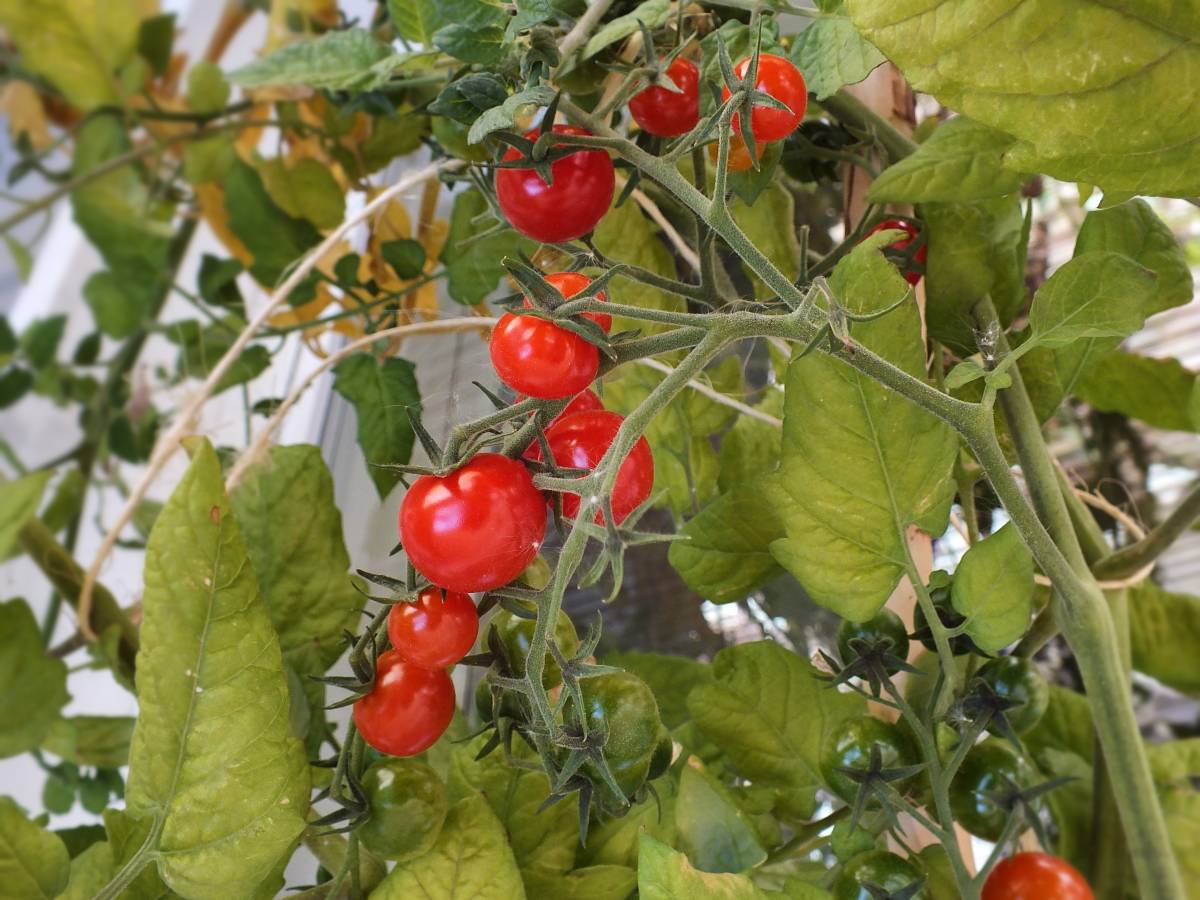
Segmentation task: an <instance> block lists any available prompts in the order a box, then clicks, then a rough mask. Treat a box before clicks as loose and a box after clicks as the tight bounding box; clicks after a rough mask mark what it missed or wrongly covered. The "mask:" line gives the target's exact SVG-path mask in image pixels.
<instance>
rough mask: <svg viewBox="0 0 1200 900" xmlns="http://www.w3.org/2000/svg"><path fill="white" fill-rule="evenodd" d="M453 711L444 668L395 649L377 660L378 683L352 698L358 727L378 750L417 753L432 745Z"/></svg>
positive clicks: (390, 752) (450, 689)
mask: <svg viewBox="0 0 1200 900" xmlns="http://www.w3.org/2000/svg"><path fill="white" fill-rule="evenodd" d="M453 715H454V683H453V682H452V681H451V680H450V676H449V675H447V674H446V670H445V669H422V668H421V667H420V666H414V665H413V664H412V663H409V662H405V661H404V659H403V658H401V656H400V654H399V653H397V652H396V651H395V650H389V651H387V652H386V653H382V654H380V656H379V659H378V660H377V661H376V664H375V686H374V687H373V688H372V689H371V693H369V694H367V695H365V696H364V697H362V698H360V699H359V700H358V701H357V702H356V703H355V704H354V724H355V726H356V727H357V728H358V733H359V734H361V735H362V736H363V740H365V741H366V742H367V743H368V744H370V745H371V746H372V747H374V748H375V749H376V750H378V751H379V752H380V753H386V754H388V755H389V756H415V755H416V754H418V753H421V752H423V751H425V750H428V749H429V748H430V747H431V746H433V744H434V742H435V741H436V740H437V739H438V738H439V737H441V736H442V732H444V731H445V730H446V728H447V727H448V726H449V725H450V719H451V718H452V717H453Z"/></svg>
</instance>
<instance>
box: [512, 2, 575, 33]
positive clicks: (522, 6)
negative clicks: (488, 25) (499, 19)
mask: <svg viewBox="0 0 1200 900" xmlns="http://www.w3.org/2000/svg"><path fill="white" fill-rule="evenodd" d="M555 5H556V4H553V3H551V0H517V14H516V15H515V16H513V17H512V18H511V19H510V20H509V22H508V27H507V29H506V34H507V35H508V37H509V38H514V37H516V36H517V35H518V34H520V33H521V32H523V31H528V30H529V29H530V28H532V27H533V26H534V25H540V24H541V23H542V22H545V21H547V20H548V19H552V18H554V7H555ZM569 15H576V14H575V13H569Z"/></svg>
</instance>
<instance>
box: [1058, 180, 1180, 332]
mask: <svg viewBox="0 0 1200 900" xmlns="http://www.w3.org/2000/svg"><path fill="white" fill-rule="evenodd" d="M1103 250H1107V251H1110V252H1112V253H1120V254H1123V255H1125V256H1128V257H1129V258H1130V259H1132V260H1133V261H1134V262H1136V263H1139V264H1140V265H1142V266H1145V267H1146V268H1147V269H1149V270H1150V271H1152V272H1154V273H1155V274H1156V275H1157V276H1158V281H1157V283H1156V284H1155V290H1154V291H1153V293H1152V296H1148V297H1147V298H1146V301H1145V303H1144V308H1145V311H1146V315H1147V316H1152V315H1154V314H1155V313H1158V312H1162V311H1163V310H1166V309H1172V308H1173V307H1176V306H1183V305H1184V304H1185V303H1190V302H1191V300H1192V289H1193V283H1192V272H1191V269H1190V268H1189V266H1188V260H1187V255H1186V254H1185V253H1184V252H1183V248H1182V247H1181V246H1180V245H1179V242H1178V241H1176V240H1175V234H1174V233H1173V232H1172V231H1171V229H1170V227H1169V226H1168V225H1167V223H1166V222H1164V221H1163V220H1162V219H1160V218H1159V217H1158V214H1157V213H1156V212H1155V211H1154V208H1153V207H1152V206H1150V204H1149V203H1147V202H1146V201H1145V200H1141V199H1137V200H1130V201H1128V202H1126V203H1121V204H1119V205H1117V206H1110V207H1109V208H1107V209H1098V210H1094V211H1093V212H1090V213H1088V214H1087V215H1086V216H1085V217H1084V219H1083V225H1081V226H1080V227H1079V234H1078V235H1077V236H1076V238H1075V255H1076V256H1080V255H1081V254H1084V253H1092V252H1095V251H1103Z"/></svg>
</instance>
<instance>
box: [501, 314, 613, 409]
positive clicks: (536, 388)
mask: <svg viewBox="0 0 1200 900" xmlns="http://www.w3.org/2000/svg"><path fill="white" fill-rule="evenodd" d="M489 351H490V353H491V357H492V368H493V369H495V370H496V374H497V375H498V376H499V377H500V380H501V381H503V382H504V383H505V384H507V385H508V386H509V387H510V388H512V389H513V390H514V391H517V392H518V393H521V394H526V395H528V396H530V397H537V398H538V399H539V400H559V399H561V398H563V397H570V396H571V395H572V394H578V393H579V392H580V391H582V390H583V389H584V388H586V387H587V386H588V385H589V384H591V383H592V382H593V381H595V379H596V373H597V372H598V371H599V369H600V351H599V350H598V349H596V345H595V344H589V343H588V342H587V341H585V340H584V339H583V338H581V337H580V336H579V335H577V334H573V333H572V332H570V331H567V329H565V328H560V327H559V326H558V325H555V324H554V323H553V322H549V321H547V320H545V319H539V318H538V317H537V316H519V315H515V314H513V313H505V314H504V315H503V316H501V317H500V321H499V322H497V323H496V327H495V328H494V329H493V330H492V339H491V343H490V345H489Z"/></svg>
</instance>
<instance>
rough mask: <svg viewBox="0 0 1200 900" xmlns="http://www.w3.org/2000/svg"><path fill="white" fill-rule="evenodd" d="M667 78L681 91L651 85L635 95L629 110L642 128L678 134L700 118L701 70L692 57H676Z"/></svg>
mask: <svg viewBox="0 0 1200 900" xmlns="http://www.w3.org/2000/svg"><path fill="white" fill-rule="evenodd" d="M667 77H668V78H670V79H671V80H672V81H673V82H675V86H676V87H678V88H679V91H678V92H676V91H672V90H670V89H668V88H665V87H660V86H658V85H652V86H651V87H648V88H646V89H645V90H644V91H641V92H639V93H637V94H635V95H634V96H633V98H632V99H631V100H630V101H629V112H630V113H632V114H633V120H634V121H635V122H637V123H638V126H639V127H640V128H641V129H642V131H645V132H649V133H650V134H655V135H658V136H659V137H676V136H677V135H681V134H687V133H688V132H689V131H691V130H692V129H693V128H695V127H696V123H697V122H699V121H700V69H699V68H698V67H697V66H696V64H695V63H694V62H692V61H691V60H690V59H684V58H683V57H682V56H677V57H675V59H673V60H672V61H671V64H670V65H669V66H667Z"/></svg>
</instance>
